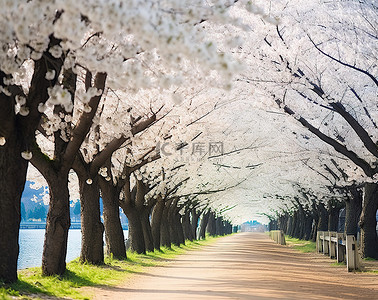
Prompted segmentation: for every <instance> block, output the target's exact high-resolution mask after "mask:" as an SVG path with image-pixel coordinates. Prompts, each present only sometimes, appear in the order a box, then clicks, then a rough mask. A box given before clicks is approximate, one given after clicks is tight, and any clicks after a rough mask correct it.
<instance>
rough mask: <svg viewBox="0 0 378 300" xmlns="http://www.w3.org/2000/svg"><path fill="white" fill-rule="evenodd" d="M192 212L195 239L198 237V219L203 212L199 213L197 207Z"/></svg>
mask: <svg viewBox="0 0 378 300" xmlns="http://www.w3.org/2000/svg"><path fill="white" fill-rule="evenodd" d="M191 214H192V220H191V225H192V234H193V237H194V239H195V240H196V239H198V236H197V227H198V219H199V216H200V214H201V213H198V212H197V210H196V209H195V208H193V209H192V211H191Z"/></svg>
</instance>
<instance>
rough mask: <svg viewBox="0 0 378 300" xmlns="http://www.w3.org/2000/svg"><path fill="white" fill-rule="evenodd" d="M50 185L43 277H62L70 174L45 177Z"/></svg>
mask: <svg viewBox="0 0 378 300" xmlns="http://www.w3.org/2000/svg"><path fill="white" fill-rule="evenodd" d="M45 178H46V180H47V182H48V185H49V194H50V206H49V212H48V214H47V219H46V233H45V242H44V246H43V255H42V274H43V275H47V276H49V275H62V274H63V273H64V271H65V270H66V254H67V240H68V230H69V228H70V224H71V223H70V202H69V191H68V172H61V173H57V174H55V175H51V173H50V176H45Z"/></svg>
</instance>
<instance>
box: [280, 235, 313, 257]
mask: <svg viewBox="0 0 378 300" xmlns="http://www.w3.org/2000/svg"><path fill="white" fill-rule="evenodd" d="M285 240H286V244H287V245H288V246H289V247H292V248H294V249H296V250H299V251H300V252H303V253H309V252H316V243H315V242H313V241H305V240H300V239H296V238H292V237H290V236H288V235H285Z"/></svg>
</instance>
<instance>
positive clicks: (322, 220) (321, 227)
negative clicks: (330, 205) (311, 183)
mask: <svg viewBox="0 0 378 300" xmlns="http://www.w3.org/2000/svg"><path fill="white" fill-rule="evenodd" d="M318 209H319V222H318V231H328V212H327V210H326V208H325V207H324V204H323V203H319V205H318Z"/></svg>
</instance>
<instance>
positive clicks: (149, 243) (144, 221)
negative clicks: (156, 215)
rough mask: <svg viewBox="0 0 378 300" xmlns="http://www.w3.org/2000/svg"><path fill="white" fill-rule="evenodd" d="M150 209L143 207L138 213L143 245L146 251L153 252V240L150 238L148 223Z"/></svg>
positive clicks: (149, 225) (150, 230) (150, 231)
mask: <svg viewBox="0 0 378 300" xmlns="http://www.w3.org/2000/svg"><path fill="white" fill-rule="evenodd" d="M150 213H151V207H147V206H146V207H144V208H143V210H142V211H141V212H140V219H141V225H142V230H143V237H144V244H145V247H146V251H149V252H153V251H154V240H153V237H152V229H151V223H150Z"/></svg>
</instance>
